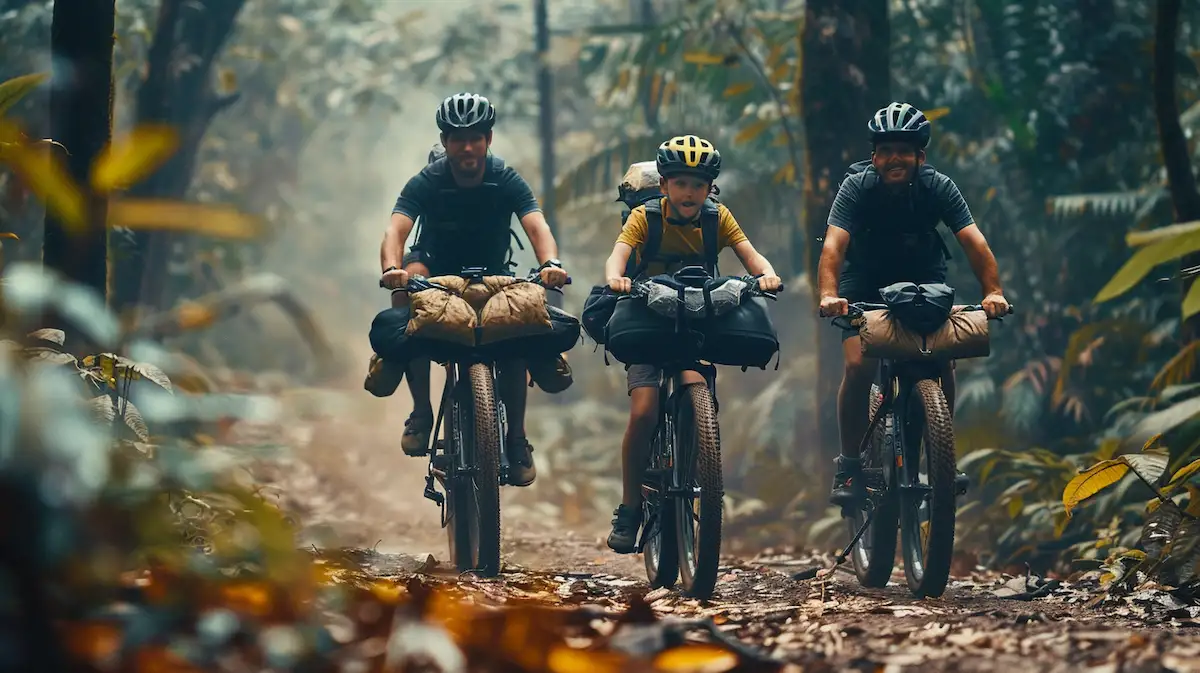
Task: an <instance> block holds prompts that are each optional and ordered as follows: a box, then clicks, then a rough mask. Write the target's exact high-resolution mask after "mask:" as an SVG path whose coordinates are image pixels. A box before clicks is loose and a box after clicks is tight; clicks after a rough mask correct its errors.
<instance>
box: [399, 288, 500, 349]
mask: <svg viewBox="0 0 1200 673" xmlns="http://www.w3.org/2000/svg"><path fill="white" fill-rule="evenodd" d="M429 283H430V284H431V285H439V286H441V287H431V288H429V289H426V290H421V291H420V292H413V293H411V294H410V295H409V300H410V305H411V307H412V309H411V310H412V317H411V319H410V320H409V323H408V330H407V334H408V336H410V337H417V336H419V337H421V338H422V339H435V340H440V341H449V342H451V343H455V344H459V345H462V346H474V345H475V328H476V327H478V326H479V320H478V318H477V316H476V314H475V309H473V308H471V305H470V304H469V303H467V301H466V300H465V299H463V298H462V293H463V290H465V289H466V288H467V281H466V280H465V279H463V278H460V277H458V276H437V277H434V278H430V279H429ZM442 288H446V289H442ZM447 290H449V291H447ZM376 352H378V351H376Z"/></svg>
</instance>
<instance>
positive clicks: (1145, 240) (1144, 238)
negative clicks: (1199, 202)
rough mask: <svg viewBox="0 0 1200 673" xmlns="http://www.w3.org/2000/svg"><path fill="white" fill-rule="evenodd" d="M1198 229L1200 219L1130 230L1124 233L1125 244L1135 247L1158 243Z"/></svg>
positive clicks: (1199, 228) (1199, 229)
mask: <svg viewBox="0 0 1200 673" xmlns="http://www.w3.org/2000/svg"><path fill="white" fill-rule="evenodd" d="M1197 231H1200V220H1196V221H1193V222H1179V223H1177V224H1172V225H1169V226H1166V227H1158V228H1156V229H1149V230H1145V231H1131V232H1129V233H1128V234H1126V235H1125V244H1126V245H1128V246H1129V247H1131V248H1136V247H1138V246H1141V245H1149V244H1151V243H1158V242H1159V241H1163V240H1165V239H1168V238H1170V239H1174V238H1177V237H1179V236H1182V235H1184V234H1191V233H1194V232H1197Z"/></svg>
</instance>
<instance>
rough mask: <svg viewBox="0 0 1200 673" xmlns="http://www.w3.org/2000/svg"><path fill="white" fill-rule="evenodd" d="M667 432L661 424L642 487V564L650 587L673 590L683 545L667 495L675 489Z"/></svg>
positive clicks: (656, 434) (673, 510) (677, 576)
mask: <svg viewBox="0 0 1200 673" xmlns="http://www.w3.org/2000/svg"><path fill="white" fill-rule="evenodd" d="M665 435H666V430H664V428H663V425H662V424H661V423H660V425H659V428H658V430H657V432H656V433H655V440H654V446H653V447H652V449H651V454H650V456H651V458H650V465H649V469H648V470H646V480H645V482H644V483H643V485H642V521H644V522H645V532H644V533H643V534H644V535H645V536H646V537H645V545H644V546H643V547H642V562H643V563H645V565H646V579H647V580H649V581H650V587H651V588H653V589H657V588H659V587H667V588H670V587H673V586H675V582H676V581H678V579H679V543H678V542H677V541H676V538H677V537H678V533H677V532H676V528H677V526H676V523H675V518H676V512H675V509H674V508H673V507H672V503H673V500H672V499H671V498H670V496H668V495H667V490H668V489H669V488H670V486H671V462H670V455H669V454H668V452H667V449H666V446H665V442H666V441H667V439H668V438H667V437H666V436H665Z"/></svg>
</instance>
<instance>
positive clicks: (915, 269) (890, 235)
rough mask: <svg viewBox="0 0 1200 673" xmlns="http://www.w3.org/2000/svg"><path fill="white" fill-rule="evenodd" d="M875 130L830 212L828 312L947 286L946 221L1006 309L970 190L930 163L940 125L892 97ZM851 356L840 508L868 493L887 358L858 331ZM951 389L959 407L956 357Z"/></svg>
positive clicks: (822, 269)
mask: <svg viewBox="0 0 1200 673" xmlns="http://www.w3.org/2000/svg"><path fill="white" fill-rule="evenodd" d="M867 130H868V131H869V132H870V140H871V145H872V151H871V159H870V161H869V162H866V161H863V162H859V163H858V164H855V165H854V166H851V169H850V173H849V174H848V175H847V176H846V178H845V179H844V180H843V181H842V184H841V187H840V188H839V189H838V193H837V196H836V197H835V198H834V200H833V205H832V207H831V209H830V213H829V225H828V227H827V228H826V230H825V244H824V247H823V249H822V251H821V261H820V263H819V265H818V270H817V279H818V292H819V296H820V311H821V315H823V316H826V317H832V316H839V315H845V314H846V312H847V311H848V309H849V303H851V302H860V301H861V302H881V301H882V297H880V295H879V288H882V287H886V286H888V285H890V284H892V283H897V282H901V281H909V282H915V283H941V282H945V280H946V259H947V258H948V257H949V256H950V255H949V250H948V249H947V248H946V246H945V243H944V242H943V241H942V237H941V236H940V235H939V234H938V232H937V225H938V223H939V222H941V223H944V224H945V225H946V226H947V227H948V228H949V229H950V231H952V232H954V235H955V238H957V239H958V243H959V245H960V246H962V249H963V251H964V253H965V254H966V257H967V261H968V262H970V265H971V269H972V270H973V271H974V272H975V277H976V278H977V279H978V280H979V284H980V286H981V288H982V290H983V294H984V299H983V302H982V304H983V307H984V309H985V310H986V312H987V314H988V316H989V317H997V316H1001V315H1004V314H1005V313H1007V311H1008V301H1007V300H1005V298H1004V290H1003V289H1002V288H1001V286H1000V274H999V271H998V269H997V267H996V258H995V257H994V256H993V255H992V251H991V249H990V248H989V247H988V243H987V240H986V239H985V238H984V237H983V232H981V231H980V230H979V227H978V226H977V225H976V224H975V221H974V220H973V219H972V217H971V210H970V208H968V207H967V203H966V201H965V200H964V199H963V196H962V193H961V192H959V190H958V186H957V185H955V184H954V181H953V180H951V179H950V178H949V177H947V176H945V175H944V174H942V173H939V172H937V171H936V170H935V169H934V168H933V167H932V166H928V165H926V164H925V148H926V147H927V146H928V145H929V140H930V136H931V129H930V126H929V120H928V119H926V118H925V115H924V113H922V112H921V111H920V110H918V109H917V108H916V107H914V106H912V105H910V104H908V103H891V104H890V105H888V106H887V107H885V108H882V109H880V110H879V111H878V112H876V113H875V116H874V117H872V118H871V120H870V121H869V122H868V123H867ZM843 261H846V262H847V264H846V267H845V268H844V269H843V268H842V262H843ZM842 355H843V357H844V359H845V371H844V373H843V376H842V384H841V387H840V388H839V389H838V404H837V406H838V430H839V432H840V434H841V455H839V456H838V458H837V472H836V476H835V477H834V482H833V490H832V492H831V493H830V502H832V503H834V504H836V505H848V504H852V503H853V502H856V501H857V499H858V497H859V496H860V495H861V494H860V493H859V491H858V490H857V489H856V488H855V487H856V486H857V484H856V479H855V478H856V477H857V476H858V475H859V474H860V472H859V470H860V469H861V465H860V464H859V455H858V447H859V443H860V442H861V439H862V436H863V434H864V433H865V432H866V430H867V424H868V418H867V417H868V413H869V404H870V399H869V396H870V391H871V384H872V382H873V381H874V379H875V374H876V372H877V371H878V367H879V364H878V361H876V360H874V359H870V358H863V357H862V352H861V350H860V343H859V337H858V335H857V334H855V333H854V332H846V333H845V334H844V336H843V341H842ZM942 387H943V390H944V392H945V394H946V402H947V403H948V404H949V407H950V409H951V410H953V409H954V368H953V363H952V362H951V363H947V364H946V368H945V371H944V372H943V374H942ZM963 477H965V475H961V476H960V479H962V478H963Z"/></svg>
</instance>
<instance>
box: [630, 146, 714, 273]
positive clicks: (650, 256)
mask: <svg viewBox="0 0 1200 673" xmlns="http://www.w3.org/2000/svg"><path fill="white" fill-rule="evenodd" d="M720 193H721V190H719V189H717V186H716V185H713V187H712V193H711V194H709V196H708V198H707V199H705V201H704V205H703V206H702V207H701V209H700V229H701V236H702V237H703V239H704V268H705V269H707V270H708V272H709V273H711V274H712V275H713V276H716V275H717V252H718V251H717V248H716V245H717V224H718V217H717V215H718V213H717V204H718V203H720V201H719V200H718V199H717V195H718V194H720ZM664 196H666V195H665V194H663V192H662V190H661V189H659V175H658V168H657V166H656V164H655V162H653V161H641V162H638V163H635V164H632V165H631V166H630V167H629V170H627V171H625V177H624V178H622V179H621V184H620V185H618V186H617V201H620V202H622V203H624V204H625V206H626V207H625V209H624V210H622V211H621V226H622V227H623V226H625V222H626V221H627V220H628V219H629V216H630V214H632V213H633V209H634V208H637V207H638V206H645V207H646V225H647V226H646V242H645V244H644V245H642V254H641V255H639V256H638V259H636V260H635V259H634V257H633V255H630V257H629V260H628V261H627V262H626V263H625V277H626V278H636V277H638V276H640V275H641V274H643V273H645V271H646V267H647V266H649V264H650V262H652V261H668V262H674V261H682V260H674V259H672V260H659V259H656V258H657V256H658V249H659V247H660V246H661V245H662V233H663V218H662V203H661V201H660V200H661V199H662V198H663V197H664Z"/></svg>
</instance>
